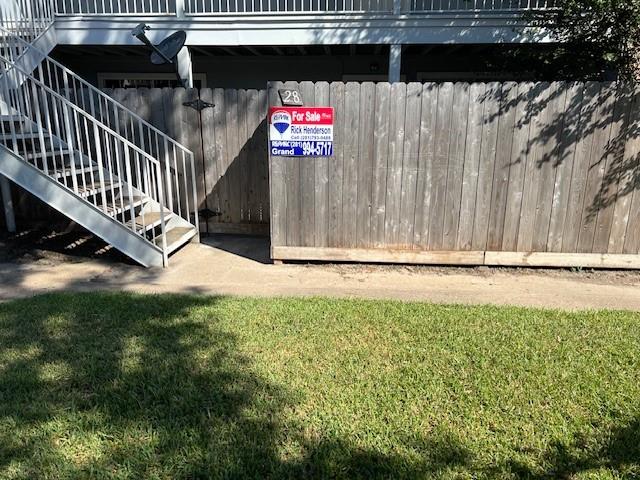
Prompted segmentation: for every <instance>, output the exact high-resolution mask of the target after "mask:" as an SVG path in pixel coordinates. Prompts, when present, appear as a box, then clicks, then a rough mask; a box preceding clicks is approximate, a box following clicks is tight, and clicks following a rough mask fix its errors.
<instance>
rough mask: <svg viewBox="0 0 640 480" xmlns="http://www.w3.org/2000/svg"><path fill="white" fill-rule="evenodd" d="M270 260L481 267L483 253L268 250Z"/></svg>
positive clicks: (306, 249)
mask: <svg viewBox="0 0 640 480" xmlns="http://www.w3.org/2000/svg"><path fill="white" fill-rule="evenodd" d="M271 258H272V259H274V260H319V261H337V262H382V263H410V264H424V265H429V264H431V265H482V263H483V262H484V252H466V251H465V252H462V251H459V252H421V251H418V250H392V249H365V248H322V247H321V248H317V247H272V252H271Z"/></svg>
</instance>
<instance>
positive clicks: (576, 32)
mask: <svg viewBox="0 0 640 480" xmlns="http://www.w3.org/2000/svg"><path fill="white" fill-rule="evenodd" d="M556 5H557V7H558V8H557V11H556V12H555V13H554V15H552V16H551V20H550V17H549V15H548V14H547V15H543V14H542V13H539V14H537V15H536V20H537V22H538V23H544V24H545V26H547V27H550V30H551V34H552V36H553V38H554V40H556V41H558V42H561V43H562V44H563V50H564V53H566V55H567V56H565V60H566V59H567V58H570V60H569V61H567V62H565V65H564V66H562V67H560V70H561V71H560V72H558V73H559V74H560V75H562V76H573V77H582V78H598V77H599V78H603V77H605V78H606V77H607V76H610V75H609V73H610V72H616V73H617V75H618V77H619V78H621V79H625V80H634V79H635V80H640V0H557V1H556ZM549 22H550V24H549ZM562 70H565V71H562Z"/></svg>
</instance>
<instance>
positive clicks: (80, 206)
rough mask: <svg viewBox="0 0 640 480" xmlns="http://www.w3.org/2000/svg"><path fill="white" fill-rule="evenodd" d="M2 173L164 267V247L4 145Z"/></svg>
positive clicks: (144, 261) (125, 249)
mask: <svg viewBox="0 0 640 480" xmlns="http://www.w3.org/2000/svg"><path fill="white" fill-rule="evenodd" d="M0 174H2V175H4V176H5V177H7V178H8V179H9V180H11V181H12V182H14V183H16V184H17V185H19V186H20V187H22V188H24V189H25V190H27V191H28V192H29V193H31V194H32V195H34V196H36V197H37V198H39V199H40V200H42V201H43V202H45V203H46V204H48V205H50V206H51V207H53V208H55V209H56V210H57V211H59V212H60V213H62V214H63V215H65V216H66V217H68V218H69V219H71V220H73V221H74V222H76V223H78V224H79V225H82V226H83V227H84V228H86V229H87V230H89V231H90V232H92V233H94V234H96V235H97V236H99V237H100V238H102V239H103V240H104V241H105V242H107V243H109V244H111V245H113V247H115V248H116V249H118V250H119V251H121V252H122V253H124V254H125V255H127V256H129V257H130V258H132V259H133V260H135V261H136V262H138V263H140V264H141V265H143V266H145V267H162V266H164V263H165V257H164V255H163V253H162V250H161V249H160V248H158V247H156V246H155V245H153V244H152V243H151V242H149V241H148V240H146V239H144V238H143V237H141V236H140V235H137V234H136V233H135V232H133V231H132V230H129V229H128V228H126V227H124V226H123V225H122V224H120V223H119V222H118V221H116V220H115V219H113V218H111V217H110V216H109V215H106V214H105V213H104V212H102V211H101V210H99V209H98V208H96V207H94V206H93V205H91V204H90V203H88V202H85V201H84V200H83V199H81V198H79V197H78V196H77V195H75V194H74V193H73V192H72V191H70V190H68V189H67V188H66V187H65V186H64V185H62V184H60V183H59V182H57V181H56V180H55V179H53V178H51V177H49V176H48V175H46V174H45V173H44V172H41V171H40V170H38V169H37V168H36V167H34V166H32V165H30V164H29V163H27V162H25V161H24V160H23V159H22V158H21V157H20V156H18V155H16V154H15V153H14V152H12V151H11V150H9V149H8V148H7V147H5V146H4V145H0Z"/></svg>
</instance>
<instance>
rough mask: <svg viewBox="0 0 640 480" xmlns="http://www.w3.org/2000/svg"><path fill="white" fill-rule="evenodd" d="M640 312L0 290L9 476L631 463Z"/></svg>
mask: <svg viewBox="0 0 640 480" xmlns="http://www.w3.org/2000/svg"><path fill="white" fill-rule="evenodd" d="M639 374H640V315H638V314H634V313H625V312H584V313H562V312H556V311H543V310H530V309H517V308H497V307H462V306H435V305H427V304H408V303H396V302H373V301H347V300H325V299H313V300H293V299H278V300H258V299H232V298H203V297H189V296H162V297H155V296H135V295H128V294H74V295H71V294H56V295H46V296H41V297H36V298H33V299H27V300H18V301H13V302H9V303H5V304H0V478H1V479H56V480H58V479H70V478H74V479H75V478H79V479H80V478H81V479H85V478H116V479H140V478H144V479H204V478H242V479H244V478H278V479H279V478H438V479H440V478H442V479H444V478H532V479H542V478H589V479H595V478H598V479H614V478H615V479H618V478H640V379H639Z"/></svg>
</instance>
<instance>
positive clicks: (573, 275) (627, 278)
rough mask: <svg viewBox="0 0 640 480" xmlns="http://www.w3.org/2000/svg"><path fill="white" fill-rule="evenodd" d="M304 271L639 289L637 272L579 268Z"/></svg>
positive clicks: (345, 267) (346, 266)
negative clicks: (533, 279) (540, 280)
mask: <svg viewBox="0 0 640 480" xmlns="http://www.w3.org/2000/svg"><path fill="white" fill-rule="evenodd" d="M307 267H308V268H320V269H327V270H329V271H332V272H336V273H339V274H340V275H342V276H344V277H348V276H351V275H361V274H371V273H385V272H404V273H406V274H408V275H437V276H453V275H461V274H463V275H473V276H477V277H480V278H491V277H494V276H497V275H500V276H504V275H512V276H538V277H547V278H549V277H551V278H563V279H569V280H577V281H582V282H588V283H590V284H599V285H602V284H605V285H639V286H640V271H637V270H599V269H591V268H589V269H580V268H536V267H530V268H522V267H488V266H479V267H465V266H461V267H457V266H432V265H390V264H353V263H333V264H319V263H318V264H307Z"/></svg>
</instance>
